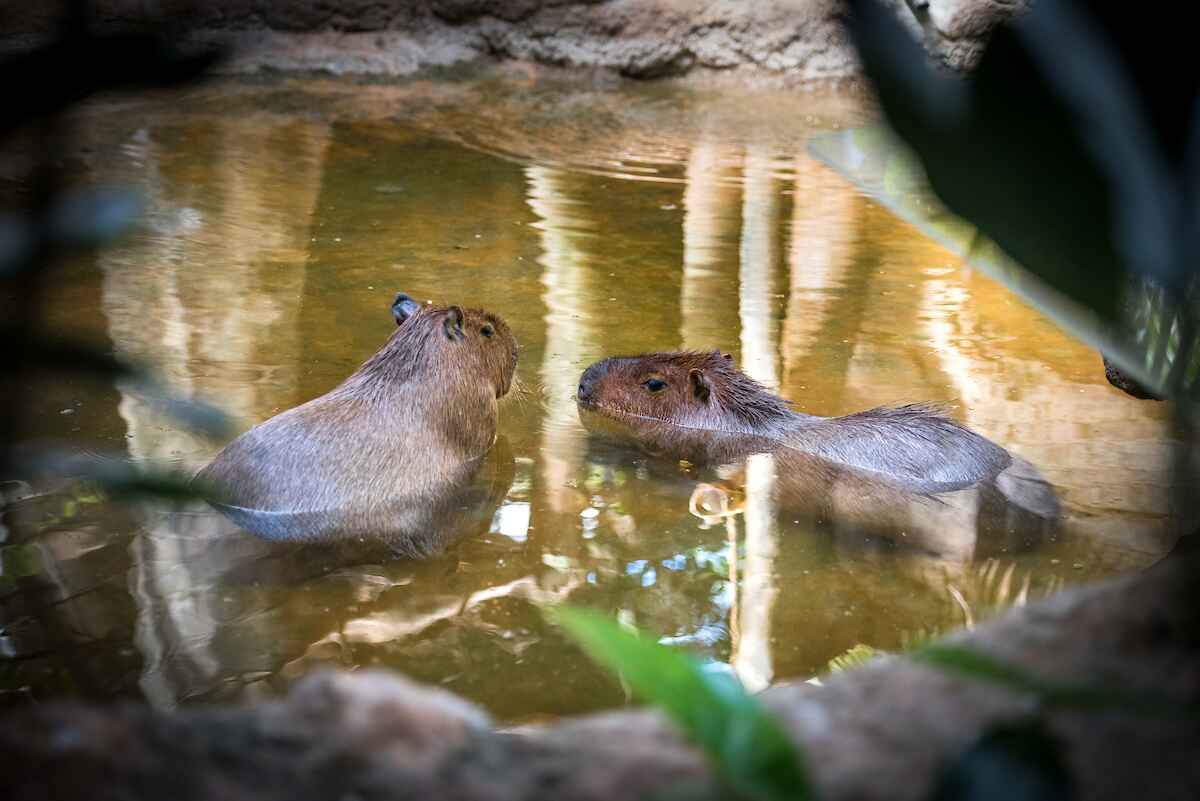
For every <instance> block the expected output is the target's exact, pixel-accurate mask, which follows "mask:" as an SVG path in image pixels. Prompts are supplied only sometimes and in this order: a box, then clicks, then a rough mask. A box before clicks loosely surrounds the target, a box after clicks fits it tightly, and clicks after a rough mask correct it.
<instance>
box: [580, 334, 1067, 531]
mask: <svg viewBox="0 0 1200 801" xmlns="http://www.w3.org/2000/svg"><path fill="white" fill-rule="evenodd" d="M577 401H578V403H579V406H580V408H581V410H583V411H584V415H583V417H584V420H585V423H588V424H589V427H590V428H593V429H595V428H603V429H605V430H606V431H608V432H609V433H615V434H617V435H619V436H622V437H624V438H626V439H633V440H634V441H636V442H637V443H638V444H639V445H641V446H642V447H643V448H645V449H647V450H649V451H651V452H652V453H655V454H659V455H662V456H665V457H668V458H672V459H687V460H689V461H690V462H693V463H696V464H707V465H729V464H731V463H734V462H737V461H739V460H744V459H746V458H747V457H749V456H750V455H753V454H758V453H767V454H773V455H774V459H775V468H774V473H775V476H776V479H775V483H776V486H775V495H776V498H777V501H778V502H779V503H780V504H781V505H782V506H783V507H785V510H784V511H786V512H787V513H788V514H789V515H793V516H794V513H795V512H797V511H799V512H801V513H807V514H810V515H811V516H812V517H814V518H819V519H825V520H833V521H835V522H837V521H838V520H839V519H840V520H843V521H846V520H849V521H851V522H852V523H854V524H855V525H860V526H861V525H867V526H868V527H871V526H872V525H874V526H875V527H879V528H883V529H895V531H896V533H897V534H898V535H900V536H902V537H903V538H904V539H905V540H907V541H909V542H912V540H913V539H914V537H913V534H914V533H915V530H916V529H922V528H924V529H927V530H928V531H927V534H928V536H929V538H932V540H933V541H937V542H940V543H943V544H942V545H939V546H937V547H931V548H930V549H931V550H946V549H947V548H946V546H945V545H944V543H945V542H946V539H947V538H950V539H954V538H955V537H960V536H961V535H965V534H967V533H968V532H966V531H962V532H959V533H952V532H951V531H948V530H944V529H947V528H949V527H958V528H963V527H964V525H966V526H968V527H969V528H971V531H970V532H969V533H970V534H971V535H974V534H975V533H976V531H975V529H976V527H977V525H978V526H982V527H987V526H988V525H990V524H988V523H986V521H984V520H982V519H981V513H982V512H983V511H984V510H985V507H986V511H987V515H988V516H989V517H991V518H992V523H998V527H1000V528H1002V529H1004V530H1006V531H1008V532H1013V531H1015V530H1016V529H1021V530H1022V531H1030V530H1032V529H1038V528H1042V527H1044V525H1045V523H1046V522H1047V521H1052V520H1054V519H1055V518H1056V517H1057V515H1058V503H1057V500H1056V499H1055V496H1054V492H1053V489H1052V488H1051V487H1050V485H1049V484H1047V483H1046V482H1045V481H1044V480H1043V479H1042V478H1041V476H1040V475H1039V474H1038V472H1037V470H1036V469H1035V468H1034V467H1033V466H1032V465H1030V464H1029V463H1028V462H1026V461H1024V460H1022V459H1020V458H1018V457H1015V456H1013V455H1012V454H1010V453H1008V451H1006V450H1005V449H1004V448H1001V447H1000V446H999V445H996V444H995V443H993V442H991V441H990V440H987V439H985V438H984V437H981V436H979V435H978V434H975V433H974V432H972V431H969V430H968V429H966V428H964V427H963V426H961V425H959V424H958V423H956V422H954V421H953V420H950V419H948V418H946V417H944V416H942V415H941V414H939V413H938V412H937V411H936V410H935V409H934V408H931V407H929V406H924V405H909V406H899V407H891V408H889V407H882V408H876V409H871V410H868V411H864V412H858V413H856V414H851V415H847V416H845V417H832V418H827V417H816V416H813V415H807V414H802V413H800V412H797V411H795V410H793V409H792V408H790V407H789V406H788V404H787V402H786V401H784V400H783V399H781V398H779V397H778V396H776V395H774V394H772V393H771V392H769V391H768V390H767V389H766V388H765V387H763V386H762V385H760V384H758V383H757V382H755V381H754V380H753V379H751V378H750V377H749V376H747V375H746V374H745V373H742V372H741V371H740V370H738V369H737V367H736V366H735V365H734V364H733V361H732V359H731V358H730V357H729V356H726V355H723V354H721V353H720V352H717V351H714V352H711V353H695V352H677V353H655V354H647V355H642V356H630V357H614V358H609V359H605V360H603V361H600V362H597V363H596V364H593V365H592V366H591V367H589V368H588V369H587V370H586V371H585V372H584V373H583V376H582V377H581V379H580V382H579V389H578V393H577ZM588 413H592V414H588ZM597 417H598V418H599V420H597V419H595V418H597ZM614 424H615V425H614ZM997 513H998V514H997ZM961 521H968V522H967V523H966V524H964V523H962V522H961ZM991 527H992V528H996V527H997V526H996V525H992V526H991ZM950 550H954V548H953V547H951V548H950Z"/></svg>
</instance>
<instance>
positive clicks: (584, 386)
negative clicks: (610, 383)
mask: <svg viewBox="0 0 1200 801" xmlns="http://www.w3.org/2000/svg"><path fill="white" fill-rule="evenodd" d="M602 375H604V368H603V366H602V365H600V364H593V365H592V366H591V367H589V368H588V369H586V370H584V371H583V375H582V376H580V377H579V390H578V391H577V392H576V393H575V397H576V399H577V400H581V401H589V400H591V399H592V393H593V392H595V391H596V384H598V383H600V376H602Z"/></svg>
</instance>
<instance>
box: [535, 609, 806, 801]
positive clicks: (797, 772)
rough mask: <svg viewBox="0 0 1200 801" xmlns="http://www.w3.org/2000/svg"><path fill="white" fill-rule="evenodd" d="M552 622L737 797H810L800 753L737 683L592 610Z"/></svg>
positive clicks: (560, 613)
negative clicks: (672, 725)
mask: <svg viewBox="0 0 1200 801" xmlns="http://www.w3.org/2000/svg"><path fill="white" fill-rule="evenodd" d="M551 618H552V619H553V620H554V621H555V622H557V623H558V624H559V625H561V626H562V627H563V628H564V629H565V630H566V631H567V633H568V634H570V635H571V637H573V638H574V639H575V640H576V641H577V642H579V644H580V645H581V646H582V647H583V649H584V651H585V652H586V653H587V654H588V656H590V657H591V658H592V659H594V660H595V661H597V662H599V663H600V664H602V665H604V666H606V667H608V668H609V669H610V670H612V671H614V672H617V673H619V674H620V675H621V677H622V678H623V679H624V680H625V681H626V682H628V683H629V685H630V687H632V688H633V690H634V692H635V693H637V694H638V695H639V696H641V697H642V698H645V699H646V700H649V701H651V702H653V703H655V704H657V705H659V706H661V707H662V708H663V709H664V710H665V711H666V712H667V714H668V715H670V716H671V718H672V719H674V720H675V722H676V723H677V724H678V725H679V726H680V727H681V728H682V729H683V731H684V733H685V734H686V735H687V737H688V738H689V739H691V740H692V741H693V742H694V743H696V744H697V745H698V746H700V747H701V748H702V749H704V751H705V752H706V753H707V754H708V755H709V757H710V758H712V760H713V761H714V763H715V765H716V768H717V770H718V772H719V773H720V774H721V776H722V777H723V778H724V779H725V781H727V782H728V783H729V785H730V786H731V787H732V788H733V789H734V790H736V791H737V792H738V793H740V794H741V795H743V796H745V797H748V798H755V799H764V801H765V800H767V799H780V800H782V799H789V801H803V800H804V799H810V798H812V797H813V794H812V791H811V789H810V787H809V784H808V779H807V775H806V771H805V767H804V762H803V757H802V754H801V753H800V751H799V749H798V748H797V747H796V746H795V745H794V744H793V743H792V741H791V740H790V739H788V736H787V735H786V734H785V733H784V731H783V728H782V727H781V726H780V725H779V723H778V722H777V721H776V720H775V719H774V718H773V717H772V716H771V715H770V714H768V713H767V712H766V711H765V710H763V708H762V707H761V706H760V704H759V703H758V701H757V700H756V699H754V698H753V697H752V696H750V695H748V694H747V693H746V691H745V690H743V689H742V688H741V686H740V685H739V684H738V683H737V682H736V681H734V680H733V679H731V678H730V677H728V676H725V675H723V674H718V673H710V672H708V671H705V669H704V668H703V667H702V666H701V665H700V664H699V663H698V662H697V661H696V660H694V659H692V658H690V657H688V656H687V655H686V654H684V653H681V652H679V651H676V650H673V649H670V648H666V647H664V646H662V645H659V644H658V643H656V642H654V641H652V640H650V639H648V638H646V637H644V636H642V635H640V634H637V633H633V632H630V631H627V630H625V629H624V628H622V627H621V626H620V625H618V624H617V623H615V622H613V621H612V620H610V619H608V618H607V617H605V616H603V615H600V614H597V613H596V612H591V611H588V610H583V609H563V608H560V609H558V610H555V611H553V612H552V613H551Z"/></svg>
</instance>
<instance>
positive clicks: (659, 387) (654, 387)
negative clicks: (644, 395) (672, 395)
mask: <svg viewBox="0 0 1200 801" xmlns="http://www.w3.org/2000/svg"><path fill="white" fill-rule="evenodd" d="M642 386H643V387H645V388H646V389H648V390H650V391H651V392H662V391H663V390H664V389H666V388H667V382H666V381H663V380H661V379H658V378H648V379H646V380H645V381H643V382H642Z"/></svg>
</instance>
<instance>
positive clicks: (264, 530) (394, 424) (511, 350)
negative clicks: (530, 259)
mask: <svg viewBox="0 0 1200 801" xmlns="http://www.w3.org/2000/svg"><path fill="white" fill-rule="evenodd" d="M392 313H393V316H394V317H395V320H396V323H397V326H398V328H397V329H396V331H395V332H394V333H393V334H392V336H391V338H390V339H389V340H388V341H387V343H386V344H385V345H384V346H383V347H382V348H380V349H379V351H378V352H377V353H375V355H374V356H372V357H371V358H369V359H368V360H367V361H366V362H365V363H364V364H363V365H362V366H361V367H359V368H358V370H357V371H355V372H354V374H353V375H351V376H350V377H349V378H347V379H346V380H345V381H343V382H342V383H341V384H340V385H338V386H337V387H336V388H334V389H333V390H331V391H330V392H328V393H326V394H325V395H322V396H321V397H319V398H316V399H314V400H311V401H309V402H307V403H305V404H302V405H301V406H297V407H296V408H294V409H289V410H288V411H286V412H283V413H282V414H279V415H277V416H275V417H272V418H271V419H269V420H267V421H265V422H263V423H260V424H259V425H257V426H255V427H254V428H251V429H250V430H249V431H247V432H245V433H244V434H242V435H241V436H240V437H238V438H237V439H235V440H234V441H233V442H231V443H229V445H227V446H226V447H225V448H224V450H222V451H221V452H220V453H218V454H217V456H216V457H215V458H214V459H213V460H212V462H211V463H210V464H209V465H208V466H207V467H205V468H204V469H203V470H201V471H200V473H198V474H197V478H198V479H199V480H202V481H204V482H205V483H206V484H209V485H212V486H215V487H217V488H219V490H220V491H221V496H220V499H219V501H220V503H218V504H216V505H217V507H218V508H219V509H221V511H223V512H224V513H225V514H227V515H228V516H229V517H231V518H232V519H233V520H234V521H236V522H237V523H238V524H239V525H241V526H243V527H244V528H246V529H248V530H250V531H252V532H253V533H255V534H258V535H260V536H263V537H266V538H267V539H273V540H288V541H304V542H318V541H328V540H331V539H339V538H343V539H344V538H348V537H358V538H363V537H372V538H378V539H382V540H384V541H386V542H389V543H390V544H392V545H393V546H394V548H395V550H397V551H399V552H402V553H410V552H411V551H413V550H414V549H413V548H412V547H411V545H412V543H411V539H412V538H413V537H414V536H426V535H427V533H428V532H427V528H428V526H429V524H430V522H431V521H430V515H431V514H433V513H434V512H436V510H437V509H438V508H440V507H442V506H445V505H446V504H447V502H448V499H449V500H453V498H454V497H455V496H456V493H460V492H464V491H469V489H468V488H467V485H468V484H469V482H470V479H471V477H472V476H473V475H474V473H475V472H476V471H477V470H478V468H479V466H480V465H481V463H482V460H483V458H484V456H485V455H486V454H487V452H488V449H489V448H490V447H491V445H492V443H493V441H494V440H495V438H496V418H497V410H498V409H497V404H498V399H499V398H501V397H502V396H503V395H505V393H507V392H508V390H509V387H510V386H511V384H512V380H513V372H514V370H515V368H516V362H517V345H516V341H515V339H514V338H513V336H512V333H511V332H510V331H509V328H508V326H507V325H506V324H505V322H504V321H503V320H501V319H500V318H499V317H497V316H496V315H494V314H491V313H489V312H486V311H482V310H479V309H462V308H460V307H458V306H445V307H443V306H422V305H421V304H418V303H417V302H416V301H414V300H412V299H411V298H409V297H408V296H407V295H403V294H401V295H399V296H398V297H397V298H396V300H395V303H393V305H392ZM450 505H451V506H454V507H455V508H457V506H458V504H456V503H451V504H450ZM416 550H418V551H424V550H427V549H425V548H418V549H416ZM412 555H424V554H419V553H418V554H412Z"/></svg>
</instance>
